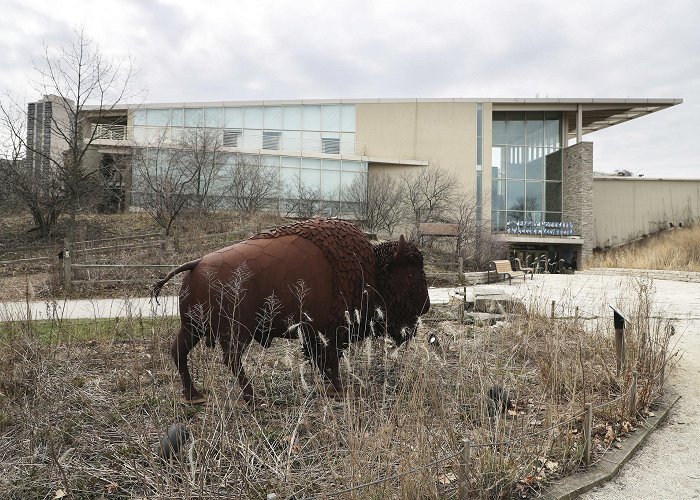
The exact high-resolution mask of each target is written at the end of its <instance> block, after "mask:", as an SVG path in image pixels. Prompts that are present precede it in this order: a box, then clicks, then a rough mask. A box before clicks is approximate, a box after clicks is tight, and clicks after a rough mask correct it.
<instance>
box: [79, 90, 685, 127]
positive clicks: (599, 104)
mask: <svg viewBox="0 0 700 500" xmlns="http://www.w3.org/2000/svg"><path fill="white" fill-rule="evenodd" d="M440 102H444V103H460V102H467V103H491V104H492V106H493V110H494V111H562V112H564V115H565V117H566V118H567V122H568V133H569V135H570V136H575V135H576V122H577V113H578V110H579V107H580V108H581V110H582V129H581V131H582V134H584V135H585V134H589V133H591V132H595V131H598V130H602V129H604V128H607V127H611V126H613V125H618V124H620V123H624V122H626V121H629V120H633V119H635V118H639V117H642V116H645V115H648V114H650V113H654V112H656V111H661V110H663V109H666V108H670V107H672V106H676V105H678V104H681V103H683V99H679V98H669V99H665V98H664V99H651V98H650V99H644V98H548V97H545V98H540V97H535V98H461V97H460V98H425V99H415V98H412V99H301V100H270V101H210V102H169V103H166V102H163V103H142V104H120V105H117V106H113V105H112V106H109V108H110V111H109V116H115V115H119V114H124V113H128V111H129V110H134V109H157V108H163V107H184V108H195V107H205V108H209V107H226V106H231V107H235V106H292V105H296V106H298V105H303V104H400V103H440ZM83 109H84V110H85V111H86V112H87V113H88V114H91V112H95V111H97V110H99V106H91V105H86V106H85V107H84V108H83ZM103 113H104V111H103Z"/></svg>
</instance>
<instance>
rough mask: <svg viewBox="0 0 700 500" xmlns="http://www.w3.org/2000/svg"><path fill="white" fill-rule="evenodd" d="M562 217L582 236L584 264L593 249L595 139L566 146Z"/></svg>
mask: <svg viewBox="0 0 700 500" xmlns="http://www.w3.org/2000/svg"><path fill="white" fill-rule="evenodd" d="M562 161H563V170H564V171H563V200H562V217H563V220H565V221H569V222H573V223H574V231H576V234H578V235H580V236H581V238H583V249H582V255H579V262H581V263H582V264H583V267H585V266H586V265H587V261H588V258H589V257H590V256H591V253H592V251H593V237H594V228H593V143H592V142H580V143H578V144H574V145H573V146H569V147H568V148H565V149H564V150H563V160H562Z"/></svg>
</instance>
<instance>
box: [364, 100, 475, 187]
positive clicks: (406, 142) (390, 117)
mask: <svg viewBox="0 0 700 500" xmlns="http://www.w3.org/2000/svg"><path fill="white" fill-rule="evenodd" d="M356 141H357V143H358V145H359V146H360V148H362V146H364V148H365V149H364V151H362V152H363V153H364V154H366V155H367V156H370V157H378V158H396V159H400V160H426V161H429V162H431V163H439V165H440V167H442V168H444V169H447V170H449V171H452V172H454V173H456V174H457V176H458V179H459V180H460V182H462V183H463V184H464V185H465V189H466V190H467V191H469V192H473V191H474V189H475V182H476V103H470V102H469V103H461V102H460V103H453V102H410V103H367V104H358V105H357V133H356ZM382 168H385V167H382ZM413 168H415V167H413ZM401 170H405V169H404V168H402V169H401Z"/></svg>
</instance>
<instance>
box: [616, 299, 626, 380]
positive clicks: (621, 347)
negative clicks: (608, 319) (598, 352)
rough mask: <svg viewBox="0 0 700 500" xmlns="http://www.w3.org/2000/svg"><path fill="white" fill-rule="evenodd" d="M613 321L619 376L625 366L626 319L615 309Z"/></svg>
mask: <svg viewBox="0 0 700 500" xmlns="http://www.w3.org/2000/svg"><path fill="white" fill-rule="evenodd" d="M613 323H614V326H615V356H616V358H617V376H618V377H619V376H620V373H622V369H623V367H624V366H625V319H624V318H623V317H622V315H621V314H618V312H617V311H614V316H613Z"/></svg>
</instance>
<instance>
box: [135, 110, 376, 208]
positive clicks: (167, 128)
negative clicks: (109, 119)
mask: <svg viewBox="0 0 700 500" xmlns="http://www.w3.org/2000/svg"><path fill="white" fill-rule="evenodd" d="M202 129H205V130H207V131H210V132H212V134H213V136H212V137H213V138H216V139H217V140H218V145H219V146H223V147H224V148H240V149H253V150H261V151H260V152H261V157H262V161H263V162H264V164H265V165H268V166H270V167H273V168H275V169H279V170H278V171H279V179H280V181H281V185H282V192H281V193H280V195H281V197H282V198H290V197H293V191H294V188H296V189H297V190H298V189H299V185H300V184H301V185H302V186H303V190H304V191H305V192H306V193H314V194H315V193H317V194H318V197H319V198H320V199H322V200H324V201H333V202H335V201H337V202H342V201H343V191H344V190H345V189H347V188H348V187H349V186H350V185H352V184H353V182H356V180H359V181H360V182H363V183H364V184H365V185H366V182H367V162H362V161H354V160H345V159H341V156H340V155H355V154H356V147H355V105H354V104H318V105H316V104H310V105H279V106H230V107H227V106H221V107H184V106H182V107H167V108H166V107H163V108H147V109H138V110H135V111H134V113H133V128H132V137H133V139H134V141H135V142H136V143H137V144H139V145H140V146H142V147H146V148H176V147H177V145H178V144H181V143H182V141H186V140H187V137H188V134H193V133H195V132H196V131H201V130H202ZM224 153H225V150H224ZM227 154H230V155H231V159H230V160H229V161H226V167H225V168H224V169H223V170H222V172H221V174H220V175H219V178H218V179H217V180H216V182H215V186H214V187H215V189H216V190H217V191H219V192H225V187H226V181H227V178H228V177H230V173H231V169H232V168H235V162H234V161H233V160H234V156H233V153H227ZM307 154H310V155H314V156H317V155H318V156H322V155H337V158H332V157H331V158H327V157H325V156H324V157H323V158H319V157H307V156H305V155H307ZM358 178H359V179H358ZM135 180H136V179H135ZM135 184H137V183H135Z"/></svg>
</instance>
